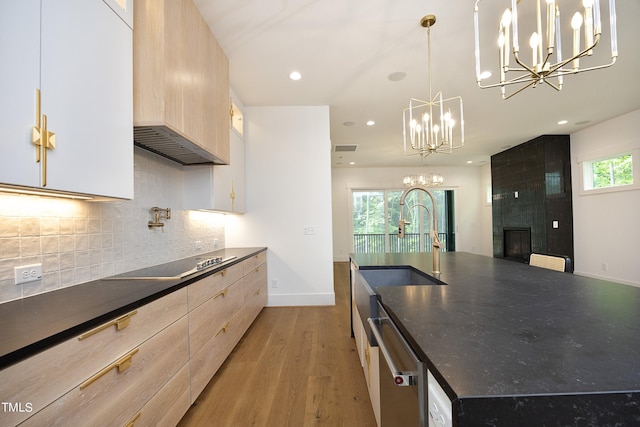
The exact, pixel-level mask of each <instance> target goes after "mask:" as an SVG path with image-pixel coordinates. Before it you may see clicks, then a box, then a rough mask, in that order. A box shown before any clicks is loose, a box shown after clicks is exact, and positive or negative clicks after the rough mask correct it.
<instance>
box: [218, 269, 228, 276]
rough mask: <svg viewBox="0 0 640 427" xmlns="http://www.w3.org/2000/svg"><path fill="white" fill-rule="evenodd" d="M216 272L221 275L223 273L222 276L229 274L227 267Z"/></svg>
mask: <svg viewBox="0 0 640 427" xmlns="http://www.w3.org/2000/svg"><path fill="white" fill-rule="evenodd" d="M216 274H219V275H221V276H222V277H224V276H226V275H227V269H226V268H225V269H224V270H222V271H219V272H218V273H216Z"/></svg>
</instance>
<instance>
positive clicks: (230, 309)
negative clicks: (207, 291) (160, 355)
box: [189, 279, 245, 353]
mask: <svg viewBox="0 0 640 427" xmlns="http://www.w3.org/2000/svg"><path fill="white" fill-rule="evenodd" d="M244 291H245V286H244V279H241V280H238V281H236V282H235V283H233V284H231V285H229V286H227V287H226V288H224V289H222V290H220V291H219V292H218V293H217V294H216V295H215V296H214V297H213V298H211V299H209V300H207V301H206V302H205V303H204V304H202V305H200V306H198V307H197V308H196V309H195V310H193V311H191V312H190V313H189V346H190V349H191V352H192V353H197V352H198V351H200V349H201V348H202V347H203V346H205V345H206V343H207V342H208V341H210V340H211V339H213V338H215V337H216V336H217V335H220V334H221V333H224V332H225V331H226V328H227V326H226V325H227V324H228V323H229V321H230V320H231V317H232V316H233V315H234V313H235V312H236V311H238V310H239V309H240V307H242V305H243V304H244ZM221 331H222V332H221Z"/></svg>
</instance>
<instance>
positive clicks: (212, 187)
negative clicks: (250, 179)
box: [184, 92, 245, 213]
mask: <svg viewBox="0 0 640 427" xmlns="http://www.w3.org/2000/svg"><path fill="white" fill-rule="evenodd" d="M231 96H232V98H234V97H235V95H234V94H233V92H232V94H231ZM232 105H233V108H234V109H235V111H236V114H235V117H230V118H229V120H227V121H226V126H228V127H231V128H232V130H231V131H230V132H227V135H228V139H229V151H230V162H229V164H228V165H215V166H207V165H194V166H185V167H184V174H185V175H184V176H185V177H184V184H185V188H184V208H185V209H189V210H213V211H220V212H228V213H245V160H244V155H245V148H244V141H243V137H242V133H241V130H242V119H240V120H238V117H240V118H242V116H241V115H240V114H238V112H240V111H241V108H242V107H241V106H240V104H239V103H238V102H236V101H234V102H232ZM234 118H235V119H236V121H235V126H234V122H233V119H234ZM238 122H239V123H238Z"/></svg>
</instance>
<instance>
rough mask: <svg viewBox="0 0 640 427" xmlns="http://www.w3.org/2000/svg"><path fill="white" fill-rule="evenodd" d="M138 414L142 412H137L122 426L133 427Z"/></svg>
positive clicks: (138, 416)
mask: <svg viewBox="0 0 640 427" xmlns="http://www.w3.org/2000/svg"><path fill="white" fill-rule="evenodd" d="M140 415H142V412H138V413H137V414H136V415H135V416H134V417H133V418H131V420H129V422H128V423H126V424H125V425H124V427H133V426H134V425H135V424H136V421H138V418H140Z"/></svg>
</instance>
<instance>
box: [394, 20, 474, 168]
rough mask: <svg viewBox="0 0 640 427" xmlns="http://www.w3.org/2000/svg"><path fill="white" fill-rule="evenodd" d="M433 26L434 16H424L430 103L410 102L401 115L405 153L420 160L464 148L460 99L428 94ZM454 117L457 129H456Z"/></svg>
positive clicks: (417, 100) (413, 100) (416, 100)
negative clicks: (418, 156) (457, 122)
mask: <svg viewBox="0 0 640 427" xmlns="http://www.w3.org/2000/svg"><path fill="white" fill-rule="evenodd" d="M435 23H436V17H435V15H427V16H425V17H424V18H422V20H421V21H420V24H421V25H422V26H423V27H425V28H426V29H427V43H428V44H427V67H428V72H429V101H421V100H419V99H415V98H411V100H410V101H409V108H405V109H404V111H403V114H402V118H403V124H404V128H403V134H404V153H405V155H420V157H422V158H425V157H427V156H428V155H430V154H432V153H445V154H450V153H451V151H452V150H453V149H456V148H461V147H462V146H463V145H464V116H463V109H462V98H461V97H459V96H456V97H453V98H448V99H443V96H442V92H438V93H437V94H436V95H435V96H432V92H431V27H432V26H433V25H434V24H435ZM452 108H453V112H452ZM456 114H458V117H457V119H458V120H459V123H460V124H459V126H456V116H455V115H456Z"/></svg>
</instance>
